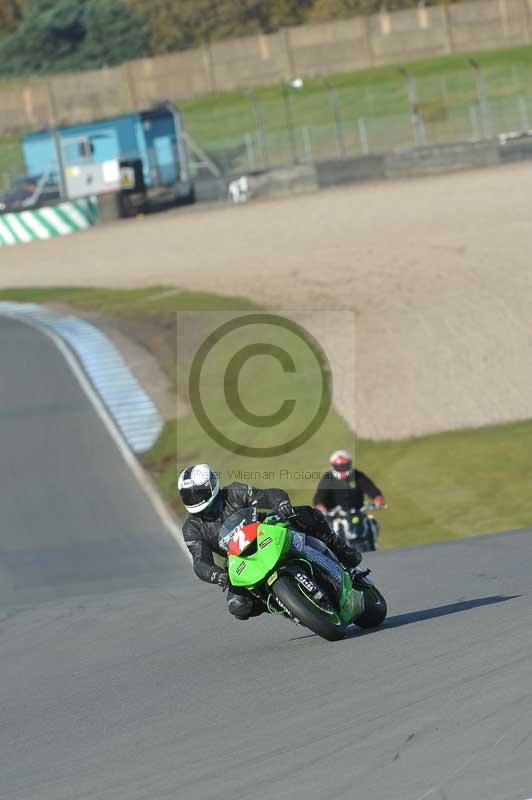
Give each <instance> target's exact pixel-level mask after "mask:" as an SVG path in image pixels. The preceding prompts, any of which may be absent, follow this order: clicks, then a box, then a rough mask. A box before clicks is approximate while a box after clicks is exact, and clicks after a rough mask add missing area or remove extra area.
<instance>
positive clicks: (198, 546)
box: [177, 464, 362, 620]
mask: <svg viewBox="0 0 532 800" xmlns="http://www.w3.org/2000/svg"><path fill="white" fill-rule="evenodd" d="M177 488H178V492H179V495H180V497H181V500H182V501H183V505H184V506H185V508H186V509H187V511H188V512H189V516H188V517H187V519H186V521H185V523H184V525H183V538H184V540H185V544H186V545H187V547H188V549H189V550H190V553H191V555H192V566H193V569H194V572H195V573H196V575H197V576H198V578H200V579H201V580H203V581H207V582H208V583H216V584H218V586H221V587H222V588H223V589H224V590H225V588H226V587H227V586H228V582H229V577H228V573H227V569H225V567H223V566H221V565H220V561H222V560H223V561H222V563H225V558H226V553H225V552H224V551H223V550H222V549H221V548H220V545H219V543H218V534H219V531H220V528H221V527H222V525H223V523H224V522H225V520H226V519H227V518H228V517H230V516H231V514H234V513H235V512H236V511H240V510H241V509H244V508H248V507H250V506H256V507H257V508H259V509H261V508H262V509H267V510H269V511H272V512H273V513H274V514H277V515H278V516H279V517H280V518H281V519H283V520H287V519H290V520H291V525H292V526H293V527H296V528H299V529H300V530H302V531H304V532H305V533H308V534H310V535H312V536H315V537H316V538H317V539H320V540H321V541H322V542H324V544H326V545H327V547H329V548H330V549H331V550H332V551H333V552H334V553H335V555H336V556H337V557H338V559H339V560H340V561H341V562H342V564H343V565H344V566H345V567H347V568H350V569H353V568H354V567H356V566H358V564H359V563H360V561H361V558H362V556H361V555H360V553H359V551H358V550H356V549H355V548H354V547H350V546H348V545H346V544H344V543H343V542H340V541H339V540H338V539H337V538H336V536H335V534H334V533H333V531H332V530H331V529H330V527H329V525H328V523H327V521H326V520H325V517H324V516H323V514H322V513H321V512H320V511H317V510H316V509H314V508H312V507H311V506H296V507H295V508H293V507H292V504H291V502H290V498H289V496H288V494H287V493H286V492H285V491H284V490H283V489H257V488H256V487H254V486H248V485H246V484H244V483H238V482H236V481H235V482H234V483H230V484H228V485H227V486H224V487H223V488H220V482H219V480H218V476H217V475H216V473H215V472H214V471H213V470H212V469H211V467H210V466H209V465H208V464H193V465H191V466H189V467H186V468H185V469H184V470H183V471H182V472H181V474H180V475H179V479H178V482H177ZM215 557H217V558H216V560H217V561H218V563H216V561H215ZM227 607H228V610H229V612H230V613H231V614H233V616H235V617H236V618H237V619H240V620H245V619H249V617H252V616H258V615H259V614H261V613H262V612H263V611H264V610H265V608H264V606H263V605H262V603H260V602H259V601H258V600H256V599H255V598H254V597H252V595H250V594H249V592H247V591H246V590H245V589H242V588H239V587H230V588H229V592H228V596H227Z"/></svg>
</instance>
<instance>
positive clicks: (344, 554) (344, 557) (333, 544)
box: [322, 531, 362, 570]
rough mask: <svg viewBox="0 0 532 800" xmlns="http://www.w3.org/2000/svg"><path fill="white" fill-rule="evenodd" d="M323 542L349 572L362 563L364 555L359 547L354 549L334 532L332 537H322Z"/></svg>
mask: <svg viewBox="0 0 532 800" xmlns="http://www.w3.org/2000/svg"><path fill="white" fill-rule="evenodd" d="M322 540H323V541H324V542H325V544H326V545H327V547H329V548H330V549H331V550H332V551H333V553H334V555H335V556H336V557H337V559H338V561H340V563H341V564H343V565H344V567H347V568H348V569H349V570H352V569H354V568H355V567H358V565H359V564H360V562H361V561H362V554H361V552H360V550H358V548H357V547H352V546H351V545H348V544H346V543H345V542H343V541H341V539H339V538H338V537H337V536H336V534H335V533H333V531H330V536H322Z"/></svg>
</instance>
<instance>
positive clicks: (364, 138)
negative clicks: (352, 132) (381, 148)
mask: <svg viewBox="0 0 532 800" xmlns="http://www.w3.org/2000/svg"><path fill="white" fill-rule="evenodd" d="M358 134H359V136H360V146H361V148H362V152H363V154H364V155H365V156H367V155H368V153H369V142H368V131H367V128H366V121H365V119H364V117H359V118H358Z"/></svg>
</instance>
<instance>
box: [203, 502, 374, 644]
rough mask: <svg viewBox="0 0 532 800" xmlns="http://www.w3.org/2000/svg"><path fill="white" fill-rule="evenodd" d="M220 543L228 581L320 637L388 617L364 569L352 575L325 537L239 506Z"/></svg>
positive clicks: (332, 638) (339, 634)
mask: <svg viewBox="0 0 532 800" xmlns="http://www.w3.org/2000/svg"><path fill="white" fill-rule="evenodd" d="M219 544H220V547H221V548H222V550H224V552H226V553H227V559H228V569H229V582H230V584H231V586H234V587H239V588H245V589H247V590H248V591H249V592H250V593H251V594H252V595H253V596H254V597H255V598H257V599H258V600H260V601H262V602H263V603H264V605H265V606H266V608H267V610H268V611H269V612H270V613H271V614H281V615H283V616H285V617H288V618H289V619H291V620H292V621H293V622H296V623H298V624H299V625H304V626H305V627H306V628H308V629H309V630H311V631H313V633H316V634H318V636H322V637H323V638H324V639H328V640H329V641H331V642H334V641H337V640H338V639H342V638H343V637H344V636H345V633H346V629H347V627H348V626H349V625H351V624H353V623H354V624H355V625H358V626H359V627H360V628H375V627H377V625H380V624H381V622H383V620H384V618H385V617H386V611H387V609H386V601H385V599H384V597H383V596H382V594H381V593H380V592H379V590H378V589H377V588H376V587H375V586H374V585H373V583H372V582H371V580H370V579H369V578H368V572H369V571H368V570H362V569H357V570H356V572H355V575H354V577H353V578H352V577H351V575H350V574H349V572H348V571H347V569H345V568H344V567H343V566H342V565H341V564H340V562H339V561H338V559H337V558H336V556H335V555H334V554H333V553H332V552H331V551H330V550H329V549H328V548H327V547H326V546H325V545H324V544H323V542H321V541H320V540H318V539H316V538H314V537H313V536H309V535H308V534H305V533H302V532H301V531H296V530H291V529H290V524H289V522H284V521H281V520H280V519H279V518H278V517H277V516H274V515H270V516H266V517H265V518H264V519H263V520H261V515H260V513H259V511H258V510H257V509H256V508H245V509H242V510H241V511H237V512H236V513H235V514H232V515H231V516H230V517H228V519H226V521H225V522H224V524H223V526H222V528H221V530H220V534H219Z"/></svg>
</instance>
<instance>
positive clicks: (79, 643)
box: [0, 321, 532, 800]
mask: <svg viewBox="0 0 532 800" xmlns="http://www.w3.org/2000/svg"><path fill="white" fill-rule="evenodd" d="M0 341H1V344H2V362H1V364H0V453H1V456H0V458H1V480H0V508H1V510H2V526H1V529H0V555H1V571H0V606H1V608H2V611H1V612H0V620H1V621H0V719H1V724H0V776H1V778H0V798H2V800H33V798H38V799H39V800H82V799H83V800H89V799H90V800H163V798H164V799H165V800H166V799H167V798H179V800H180V799H181V798H186V800H220V798H222V799H225V798H231V799H232V800H247V799H248V798H254V797H273V798H290V799H291V800H292V798H297V799H299V798H312V799H314V798H316V800H318V798H320V800H321V798H325V797H328V798H353V797H364V798H370V799H371V800H392V799H393V800H425V798H431V799H435V800H443V799H444V798H445V800H466V798H467V800H470V799H471V798H482V800H491V798H493V799H494V800H495V798H496V799H497V800H526V798H529V797H531V796H532V765H531V759H530V752H531V749H532V697H531V681H530V663H531V656H532V643H531V635H530V631H531V629H532V596H531V592H530V589H531V578H530V573H531V566H532V536H531V533H530V532H527V531H522V532H516V533H510V534H505V535H500V536H493V537H483V538H478V539H472V540H466V541H463V542H455V543H447V544H442V545H433V546H427V547H418V548H413V549H408V550H402V551H388V552H382V553H379V554H377V555H375V556H374V557H373V558H371V559H369V561H370V563H371V566H372V567H374V577H375V578H376V581H377V582H378V584H379V585H380V586H381V588H382V589H383V591H384V592H385V594H386V595H387V598H388V600H389V605H390V608H391V611H390V618H389V620H388V623H387V625H386V626H385V627H383V628H381V629H379V630H378V631H375V632H370V633H359V634H356V635H355V636H353V637H352V638H350V639H347V640H345V641H344V642H340V643H338V644H334V645H332V644H329V643H326V642H323V641H321V640H319V639H318V638H316V637H314V636H309V635H308V634H306V633H305V631H304V630H302V629H299V628H297V627H295V626H292V625H291V624H289V623H287V622H285V621H283V620H276V619H270V618H266V617H262V618H260V619H258V620H254V621H250V622H247V623H238V622H236V621H234V620H232V619H231V618H230V617H229V615H228V614H227V612H226V610H225V607H224V605H225V603H224V597H223V595H222V594H221V593H220V591H219V590H218V589H217V588H213V587H209V586H207V585H205V584H201V583H200V582H198V581H195V580H193V579H192V577H191V576H190V573H189V568H188V566H187V565H186V564H183V563H182V560H181V557H180V554H179V551H178V550H177V547H176V546H175V545H174V544H173V542H172V541H171V540H170V539H169V537H168V535H167V534H166V533H165V531H164V530H163V528H162V526H161V524H160V523H159V521H158V519H157V517H156V516H155V515H154V513H153V512H152V510H151V508H150V506H149V504H148V502H147V500H146V499H145V497H144V495H143V494H142V492H141V490H140V489H139V488H138V487H137V486H136V484H135V482H134V480H133V478H132V476H130V475H129V473H128V471H127V468H126V466H125V465H124V464H123V463H122V462H121V459H120V456H119V455H118V454H117V452H116V450H115V448H114V445H113V444H112V442H111V440H110V438H109V436H108V434H107V432H106V431H105V429H104V428H103V426H102V425H101V423H100V421H99V420H98V418H97V417H96V415H95V413H94V412H93V411H92V409H91V407H90V405H89V403H88V401H87V400H86V399H85V397H84V396H83V395H82V393H81V391H80V389H79V388H78V386H77V384H76V382H75V380H74V378H73V376H71V375H70V374H69V372H68V369H67V367H66V366H65V364H64V363H63V361H62V359H61V356H60V355H59V353H57V352H56V351H55V349H54V347H53V345H52V344H51V343H50V342H48V341H47V340H46V339H44V338H42V336H40V334H38V333H36V332H34V331H32V330H30V329H28V328H25V327H23V326H22V325H20V324H19V323H13V322H5V321H0ZM124 587H127V588H124ZM116 589H120V590H119V591H115V590H116ZM89 592H90V593H89ZM52 598H55V599H52ZM44 600H47V601H48V602H43V601H44Z"/></svg>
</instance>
